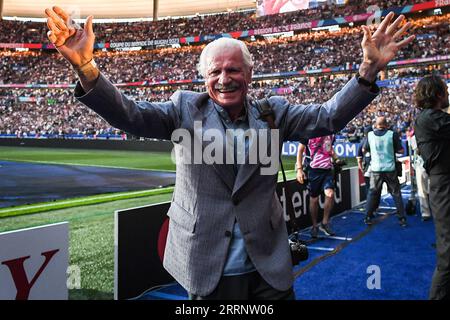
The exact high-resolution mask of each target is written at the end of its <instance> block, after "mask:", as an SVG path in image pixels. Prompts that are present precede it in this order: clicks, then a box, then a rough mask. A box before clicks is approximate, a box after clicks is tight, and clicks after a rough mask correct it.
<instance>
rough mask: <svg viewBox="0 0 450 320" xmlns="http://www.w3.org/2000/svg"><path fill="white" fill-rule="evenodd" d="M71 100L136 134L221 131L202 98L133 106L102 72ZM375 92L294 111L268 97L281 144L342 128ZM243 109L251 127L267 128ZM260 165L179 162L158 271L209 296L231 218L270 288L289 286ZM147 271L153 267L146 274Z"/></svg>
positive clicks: (286, 255) (347, 92)
mask: <svg viewBox="0 0 450 320" xmlns="http://www.w3.org/2000/svg"><path fill="white" fill-rule="evenodd" d="M75 96H76V97H77V99H79V101H81V102H82V103H84V104H85V105H86V106H88V107H89V108H91V109H92V110H94V111H95V112H97V113H98V114H100V115H101V116H102V117H103V118H104V119H105V120H106V121H108V122H109V123H110V124H111V125H112V126H114V127H117V128H120V129H122V130H125V131H127V132H130V133H132V134H134V135H137V136H143V137H152V138H158V139H170V138H171V134H172V132H173V131H174V130H175V129H178V128H185V129H187V130H188V131H189V132H191V133H192V132H194V126H193V123H194V121H202V126H203V130H207V129H211V128H214V129H219V130H222V132H223V134H225V133H224V131H223V126H222V124H221V122H220V119H219V115H218V113H217V111H216V110H215V108H214V105H213V102H212V100H211V99H210V98H209V96H208V94H206V93H203V94H201V93H195V92H189V91H177V92H176V93H175V94H174V95H173V96H172V97H171V99H170V101H168V102H162V103H149V102H134V101H131V100H130V99H128V98H127V97H126V96H125V95H123V94H122V93H121V92H120V91H119V90H117V89H116V87H114V86H113V85H112V84H111V83H110V82H109V81H108V80H107V79H106V78H104V77H103V76H102V75H100V78H99V79H98V80H97V83H96V86H95V88H93V89H92V90H91V91H89V92H88V93H84V91H83V90H82V88H81V86H80V85H79V84H77V87H76V89H75ZM375 96H376V94H373V93H371V92H369V91H368V90H367V88H365V87H363V86H361V85H359V84H358V83H357V81H356V79H352V80H351V81H349V82H348V83H347V84H346V85H345V87H344V88H343V89H342V90H341V91H340V92H338V93H337V94H336V95H335V96H334V97H333V98H332V99H330V100H329V101H327V102H326V103H324V104H311V105H298V106H292V105H290V104H289V103H288V101H287V100H286V99H284V98H282V97H271V98H270V99H269V101H270V104H271V106H272V108H273V110H274V112H275V123H276V125H277V127H278V128H279V130H280V135H279V140H280V141H279V143H280V144H279V145H280V148H281V146H282V141H285V140H291V141H296V140H299V139H308V138H311V137H316V136H323V135H328V134H331V133H334V132H336V131H339V130H340V129H342V128H343V127H344V126H345V125H346V124H347V123H348V122H349V121H350V120H351V119H352V118H353V117H355V116H356V115H357V114H358V113H359V112H360V111H361V110H362V109H363V108H364V107H365V106H367V105H368V104H369V103H370V101H372V100H373V98H374V97H375ZM258 118H259V113H258V111H257V109H256V108H255V107H253V106H252V105H251V104H249V107H248V119H249V125H250V128H253V129H256V130H258V129H268V126H267V123H266V122H264V121H262V120H260V119H258ZM259 168H260V164H246V165H243V166H242V167H241V169H240V170H239V172H238V174H237V176H235V174H234V172H233V167H232V165H227V164H210V165H207V164H185V163H180V164H178V163H177V174H176V184H175V192H174V194H173V199H172V204H171V207H170V210H169V212H168V216H169V217H170V224H169V234H168V238H167V244H166V250H165V256H164V267H165V268H166V269H167V271H168V272H169V273H170V274H171V275H172V276H173V277H174V278H175V279H176V280H177V281H178V282H179V283H180V284H181V285H182V286H183V287H184V288H185V289H186V290H187V291H188V292H190V293H192V294H196V295H200V296H205V295H208V294H210V293H211V292H212V291H213V290H214V288H215V287H216V285H217V284H218V281H219V279H220V277H221V275H222V271H223V268H224V264H225V261H226V257H227V252H228V247H229V244H230V240H231V238H230V232H231V231H232V229H233V224H234V221H235V219H237V221H238V223H239V226H240V229H241V231H242V234H243V237H244V239H245V246H246V249H247V252H248V254H249V256H250V258H251V260H252V262H253V264H254V265H255V267H256V269H257V270H258V272H259V273H260V274H261V276H262V277H263V278H264V279H265V280H266V281H267V282H268V283H269V284H270V285H271V286H272V287H274V288H275V289H278V290H283V291H284V290H287V289H289V288H290V287H291V286H292V283H293V273H292V261H291V256H290V251H289V248H288V239H287V236H288V235H287V231H286V225H285V223H284V217H283V211H282V207H281V205H280V202H279V200H278V198H277V196H276V183H277V175H276V174H273V175H261V174H260V170H258V169H259ZM149 272H151V270H149Z"/></svg>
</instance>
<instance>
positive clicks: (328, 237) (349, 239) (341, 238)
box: [300, 233, 352, 241]
mask: <svg viewBox="0 0 450 320" xmlns="http://www.w3.org/2000/svg"><path fill="white" fill-rule="evenodd" d="M300 235H301V236H306V237H310V238H312V237H311V235H310V234H308V233H300ZM317 238H319V239H332V240H342V241H351V240H352V238H347V237H338V236H322V235H318V236H317Z"/></svg>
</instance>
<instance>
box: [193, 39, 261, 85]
mask: <svg viewBox="0 0 450 320" xmlns="http://www.w3.org/2000/svg"><path fill="white" fill-rule="evenodd" d="M231 47H238V48H239V49H240V50H241V52H242V57H243V59H244V65H245V66H247V67H248V68H249V69H251V68H253V58H252V55H251V54H250V51H248V48H247V45H246V44H245V43H244V42H242V41H240V40H236V39H233V38H219V39H217V40H214V41H213V42H210V43H208V45H206V47H205V48H203V50H202V53H201V54H200V61H199V63H198V64H197V70H198V72H199V73H200V74H201V75H202V76H203V78H206V75H207V72H208V62H209V60H210V59H211V53H212V52H214V51H216V50H217V49H223V50H227V49H229V48H231ZM213 49H215V50H213Z"/></svg>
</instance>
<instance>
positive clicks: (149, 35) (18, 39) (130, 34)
mask: <svg viewBox="0 0 450 320" xmlns="http://www.w3.org/2000/svg"><path fill="white" fill-rule="evenodd" d="M420 2H422V1H419V0H382V1H375V0H362V1H357V0H350V1H348V3H347V4H345V5H323V6H319V7H317V8H313V9H308V10H302V11H295V12H289V13H284V14H277V15H270V16H262V17H256V11H255V10H249V11H244V12H229V13H225V14H214V15H205V16H200V15H198V16H195V17H190V18H174V19H170V18H169V19H164V20H159V21H157V22H148V21H145V22H131V23H98V24H95V26H94V30H95V34H96V41H97V42H127V41H140V40H148V39H169V38H180V37H187V36H198V35H209V34H219V33H226V32H230V31H240V30H252V29H262V28H269V27H275V26H282V25H287V24H295V23H302V22H307V21H312V20H318V19H329V18H333V17H344V16H349V15H353V14H357V13H366V12H367V8H368V7H369V6H371V5H376V6H378V7H379V8H380V9H387V8H393V7H398V6H404V5H411V4H415V3H420ZM0 30H5V31H6V30H15V32H5V31H3V32H2V31H0V43H47V42H48V40H47V36H46V34H47V26H46V25H45V23H42V22H21V21H13V20H3V21H1V20H0Z"/></svg>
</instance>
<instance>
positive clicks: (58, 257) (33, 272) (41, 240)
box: [0, 222, 69, 300]
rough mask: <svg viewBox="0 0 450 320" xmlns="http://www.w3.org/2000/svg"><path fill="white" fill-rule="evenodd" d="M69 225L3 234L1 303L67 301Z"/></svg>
mask: <svg viewBox="0 0 450 320" xmlns="http://www.w3.org/2000/svg"><path fill="white" fill-rule="evenodd" d="M68 247H69V224H68V223H67V222H62V223H57V224H51V225H45V226H40V227H35V228H29V229H21V230H15V231H10V232H3V233H0V300H67V298H68V290H67V273H66V272H67V268H68V263H69V253H68Z"/></svg>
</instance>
